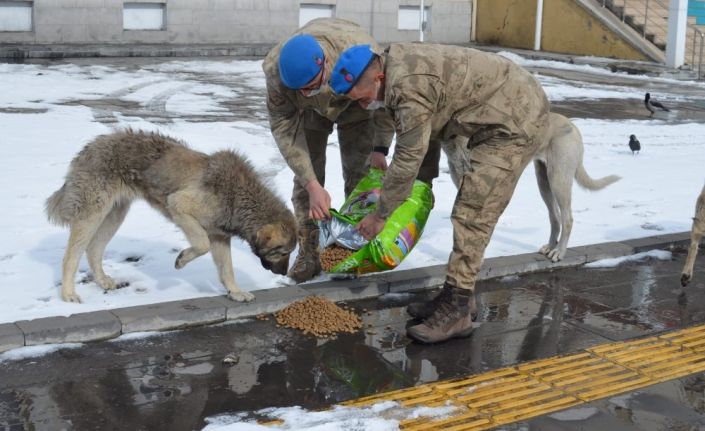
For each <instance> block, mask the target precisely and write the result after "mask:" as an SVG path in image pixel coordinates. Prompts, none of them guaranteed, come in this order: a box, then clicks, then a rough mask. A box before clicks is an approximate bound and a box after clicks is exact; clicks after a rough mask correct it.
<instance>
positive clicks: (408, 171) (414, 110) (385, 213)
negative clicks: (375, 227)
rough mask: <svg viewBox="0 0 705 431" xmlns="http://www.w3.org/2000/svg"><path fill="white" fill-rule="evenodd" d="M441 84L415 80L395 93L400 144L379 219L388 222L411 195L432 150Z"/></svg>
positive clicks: (428, 79) (385, 185)
mask: <svg viewBox="0 0 705 431" xmlns="http://www.w3.org/2000/svg"><path fill="white" fill-rule="evenodd" d="M439 85H440V84H439V83H438V81H437V80H435V79H433V78H431V77H419V76H411V77H409V78H407V79H405V80H404V81H402V82H401V83H400V84H398V88H397V87H395V89H394V90H393V91H394V93H395V94H397V97H394V98H393V99H397V100H396V101H395V100H393V101H392V107H391V108H392V111H393V112H394V121H395V124H396V127H395V129H396V132H397V144H396V147H395V148H394V156H393V157H392V163H391V165H390V166H389V170H388V171H387V174H386V175H385V176H384V183H383V185H382V194H381V196H380V200H379V203H378V205H377V211H376V214H377V216H379V217H381V218H383V219H386V218H387V217H389V216H390V215H391V214H392V212H394V210H395V209H396V208H397V207H398V206H399V205H401V203H402V202H404V200H406V198H407V197H409V195H410V194H411V189H412V187H413V185H414V180H415V179H416V176H417V175H418V173H419V168H420V166H421V163H422V162H423V160H424V157H425V155H426V151H427V150H428V143H429V139H430V138H431V131H432V126H431V116H432V115H433V112H434V109H435V107H436V106H437V100H438V95H439Z"/></svg>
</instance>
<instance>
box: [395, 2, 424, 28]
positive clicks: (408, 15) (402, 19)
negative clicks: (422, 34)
mask: <svg viewBox="0 0 705 431" xmlns="http://www.w3.org/2000/svg"><path fill="white" fill-rule="evenodd" d="M419 9H421V8H420V7H419V6H399V24H398V27H399V30H418V29H419ZM430 15H431V8H430V7H425V8H423V23H424V31H428V30H430V28H429V19H428V17H429V16H430Z"/></svg>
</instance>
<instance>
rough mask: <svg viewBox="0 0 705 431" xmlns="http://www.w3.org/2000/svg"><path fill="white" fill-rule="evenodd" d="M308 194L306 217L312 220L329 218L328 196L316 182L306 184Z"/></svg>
mask: <svg viewBox="0 0 705 431" xmlns="http://www.w3.org/2000/svg"><path fill="white" fill-rule="evenodd" d="M306 191H307V192H308V208H309V209H308V217H309V218H311V219H314V220H325V219H329V218H330V212H329V211H328V209H329V208H330V195H329V194H328V192H327V191H326V189H324V188H323V186H321V184H320V183H319V182H318V181H310V182H309V183H308V184H306Z"/></svg>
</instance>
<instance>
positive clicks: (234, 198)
mask: <svg viewBox="0 0 705 431" xmlns="http://www.w3.org/2000/svg"><path fill="white" fill-rule="evenodd" d="M137 198H142V199H144V200H146V201H147V202H148V203H149V204H150V205H151V206H152V207H153V208H155V209H156V210H157V211H159V212H161V213H162V214H163V215H164V216H165V217H166V218H168V219H169V220H171V221H173V222H174V223H175V224H176V225H177V226H179V227H180V228H181V229H182V230H183V232H184V234H186V238H187V239H188V241H189V243H190V244H191V247H189V248H186V249H184V250H182V251H181V253H179V256H178V257H177V258H176V264H175V266H176V268H177V269H181V268H183V267H184V266H185V265H186V264H187V263H189V262H191V261H192V260H193V259H195V258H197V257H199V256H201V255H203V254H205V253H207V252H208V251H210V252H211V254H212V256H213V260H214V261H215V265H216V267H217V268H218V275H219V277H220V281H221V283H223V285H224V286H225V288H226V289H227V290H228V296H229V297H230V298H231V299H233V300H236V301H250V300H252V299H253V298H254V296H253V295H252V294H251V293H248V292H245V291H242V290H240V288H239V287H238V286H237V284H236V283H235V275H234V273H233V267H232V258H231V255H230V239H231V237H232V236H238V237H241V238H242V239H244V240H245V241H247V242H248V243H249V244H250V247H251V248H252V251H253V252H254V253H255V254H256V255H257V256H258V257H259V258H260V261H261V263H262V266H264V267H265V268H266V269H269V270H271V271H272V272H275V273H277V274H286V271H287V268H288V266H289V254H290V253H291V252H292V250H293V249H294V247H295V246H296V220H295V219H294V216H293V214H292V213H291V211H289V210H288V209H287V207H286V205H285V204H284V202H282V200H281V199H280V198H279V197H278V196H276V195H275V194H274V193H273V192H272V191H271V190H269V189H268V188H267V187H265V185H264V184H263V183H262V182H261V181H260V180H259V179H258V175H257V173H256V172H255V170H254V169H253V168H252V166H251V165H250V164H249V162H247V161H246V160H245V159H243V158H242V157H241V156H239V155H237V154H235V153H234V152H232V151H219V152H217V153H214V154H212V155H207V154H203V153H200V152H197V151H194V150H191V149H189V148H187V147H186V146H185V145H184V144H183V143H181V142H178V141H176V140H174V139H171V138H168V137H165V136H162V135H160V134H157V133H144V132H133V131H131V130H126V131H124V132H118V133H113V134H109V135H103V136H99V137H98V138H96V139H95V140H94V141H92V142H90V143H89V144H87V145H86V146H85V147H84V148H83V150H81V152H79V153H78V155H77V156H76V157H75V158H74V159H73V161H72V162H71V166H70V167H69V172H68V174H67V175H66V182H65V183H64V185H63V186H62V187H61V188H60V189H59V190H57V191H56V192H55V193H54V194H53V195H52V196H51V197H50V198H49V199H47V202H46V212H47V216H48V218H49V220H50V221H52V222H54V223H56V224H59V225H63V226H69V228H70V229H71V233H70V235H69V242H68V246H67V247H66V252H65V254H64V260H63V266H62V271H63V274H62V280H61V297H62V299H63V300H64V301H69V302H80V301H81V299H80V298H79V296H78V295H77V294H76V290H75V287H74V277H75V274H76V270H77V268H78V263H79V260H80V258H81V255H83V253H84V251H85V252H86V253H87V257H88V263H89V265H90V267H91V271H93V276H94V278H95V281H96V282H97V283H98V284H99V285H100V286H101V287H102V288H103V289H105V290H110V289H114V288H115V287H116V284H115V281H113V279H111V278H110V277H109V276H107V275H106V274H105V272H103V263H102V260H103V252H104V250H105V246H106V245H107V244H108V242H109V241H110V239H111V238H112V237H113V235H115V232H116V231H117V230H118V228H119V227H120V225H121V224H122V222H123V220H124V219H125V216H126V215H127V211H128V210H129V208H130V204H131V202H132V201H133V200H135V199H137Z"/></svg>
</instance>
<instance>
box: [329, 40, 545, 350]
mask: <svg viewBox="0 0 705 431" xmlns="http://www.w3.org/2000/svg"><path fill="white" fill-rule="evenodd" d="M330 85H331V86H332V87H333V90H334V91H336V92H337V93H340V94H347V95H348V96H349V97H350V98H352V99H354V100H357V101H358V102H359V103H360V104H361V106H363V107H364V106H368V105H369V104H372V103H378V102H379V101H381V102H383V104H384V106H385V107H386V109H387V111H388V112H390V113H391V114H392V115H393V117H394V123H395V129H396V133H397V144H396V147H395V151H394V156H393V159H392V163H391V165H390V166H389V169H388V171H387V174H386V176H385V179H384V184H383V189H382V195H381V197H380V200H379V203H378V207H377V211H376V212H375V213H374V214H371V215H369V216H368V217H366V218H365V219H363V220H362V221H361V222H360V223H359V224H358V230H359V231H360V232H361V233H362V234H363V235H364V236H365V237H366V238H368V239H370V238H373V237H374V236H376V235H377V234H378V233H379V232H380V231H381V230H382V228H383V226H384V221H385V219H386V218H387V217H388V216H389V215H390V214H391V213H392V211H394V209H395V208H396V207H397V206H398V205H399V204H401V203H402V202H403V200H404V199H405V198H406V197H407V196H409V193H410V191H411V187H412V184H413V181H414V178H416V176H417V172H419V174H420V175H419V176H420V177H421V176H423V175H421V174H422V173H423V172H426V176H427V177H428V176H435V175H437V174H438V160H439V154H440V149H441V145H442V143H443V142H445V141H447V140H452V139H467V140H468V145H467V147H468V151H469V154H468V157H469V159H470V160H472V166H471V169H470V170H469V172H467V173H466V174H465V175H464V177H463V178H462V180H461V184H460V187H459V190H458V194H457V196H456V198H455V204H454V206H453V212H452V215H451V219H452V223H453V251H452V252H451V254H450V258H449V261H448V272H447V276H446V282H445V285H444V287H443V290H442V291H441V293H440V294H439V295H438V296H437V297H436V298H434V299H433V300H432V301H431V302H429V303H426V304H423V305H422V306H419V305H416V306H414V307H411V306H410V308H409V312H410V314H412V315H416V316H418V317H422V318H425V320H424V321H423V323H421V324H418V325H416V326H412V327H410V328H409V329H408V335H409V336H410V337H412V338H414V339H416V340H418V341H421V342H427V343H433V342H440V341H444V340H447V339H449V338H452V337H461V336H466V335H468V334H470V333H471V332H472V329H473V321H474V320H475V319H476V317H477V308H476V303H475V295H474V288H475V279H476V276H477V273H478V271H479V269H480V265H481V264H482V260H483V255H484V251H485V248H486V247H487V244H488V243H489V240H490V236H491V235H492V231H493V230H494V227H495V225H496V223H497V220H498V219H499V216H500V215H501V214H502V212H503V211H504V209H505V208H506V206H507V204H508V203H509V200H510V198H511V196H512V194H513V192H514V188H515V186H516V184H517V181H518V180H519V177H520V175H521V173H522V171H523V170H524V168H525V167H526V165H527V164H528V162H529V161H530V160H531V159H532V157H533V155H534V154H535V153H536V152H537V151H538V149H539V145H540V143H541V142H542V141H543V139H544V137H545V134H546V130H547V128H548V113H549V104H548V100H547V99H546V95H545V94H544V92H543V89H542V88H541V85H540V84H539V83H538V82H537V81H536V79H534V77H533V76H532V75H531V74H530V73H529V72H527V71H525V70H524V69H522V68H521V67H519V66H517V65H515V64H514V63H512V62H511V61H509V60H507V59H505V58H503V57H501V56H498V55H495V54H488V53H484V52H481V51H477V50H474V49H470V48H461V47H453V46H440V45H427V44H392V45H391V46H390V48H389V50H388V51H387V52H386V53H384V54H383V55H381V56H377V55H376V54H375V53H374V52H372V51H371V50H370V49H369V48H368V47H364V46H356V47H353V48H350V49H348V50H346V51H345V52H344V53H343V54H342V55H341V58H340V60H339V61H338V63H337V64H336V66H335V68H334V69H333V74H332V76H331V80H330Z"/></svg>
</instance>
